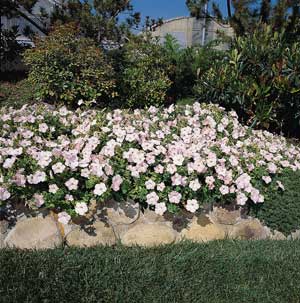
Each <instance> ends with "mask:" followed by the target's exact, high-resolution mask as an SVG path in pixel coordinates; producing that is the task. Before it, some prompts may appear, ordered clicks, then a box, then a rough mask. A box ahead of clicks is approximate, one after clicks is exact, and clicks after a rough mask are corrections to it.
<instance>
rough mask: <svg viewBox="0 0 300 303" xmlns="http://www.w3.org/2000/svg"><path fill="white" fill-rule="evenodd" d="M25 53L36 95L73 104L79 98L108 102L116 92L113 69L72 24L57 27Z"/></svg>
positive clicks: (98, 49)
mask: <svg viewBox="0 0 300 303" xmlns="http://www.w3.org/2000/svg"><path fill="white" fill-rule="evenodd" d="M35 43H36V47H35V48H33V49H30V50H27V51H26V52H25V62H26V64H28V65H29V67H30V73H29V81H30V82H31V83H32V85H33V86H34V87H35V88H36V96H37V97H38V98H40V99H42V100H46V101H49V102H63V103H67V104H69V105H71V106H74V107H75V106H76V105H77V102H78V101H79V100H81V99H82V100H83V101H84V102H86V103H87V104H89V103H91V102H95V101H97V102H107V101H108V100H109V99H110V98H111V97H113V96H114V95H115V80H114V72H113V69H112V67H111V65H110V64H109V63H108V62H107V61H106V58H105V56H104V54H103V52H102V51H101V50H100V48H98V47H96V46H95V45H94V42H93V41H92V40H91V39H88V38H84V37H81V36H80V33H79V32H78V30H77V29H76V28H75V26H74V25H72V24H68V25H64V26H60V27H57V29H55V30H54V31H53V32H52V33H50V35H49V36H48V37H46V38H43V39H39V40H37V41H36V42H35Z"/></svg>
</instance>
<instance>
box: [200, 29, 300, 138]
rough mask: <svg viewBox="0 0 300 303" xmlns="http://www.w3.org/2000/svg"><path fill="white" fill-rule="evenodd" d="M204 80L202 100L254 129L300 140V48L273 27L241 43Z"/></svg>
mask: <svg viewBox="0 0 300 303" xmlns="http://www.w3.org/2000/svg"><path fill="white" fill-rule="evenodd" d="M211 64H212V65H211V67H210V68H209V69H208V70H207V71H205V72H204V73H200V74H199V80H198V84H197V85H196V87H195V92H196V95H197V96H199V98H200V99H201V100H203V101H207V100H208V101H212V102H216V103H219V104H221V105H222V106H225V107H226V108H232V109H234V110H236V111H237V113H238V114H239V117H240V118H241V119H242V120H243V121H245V122H247V123H248V124H249V125H252V126H255V125H256V126H259V127H264V128H266V129H269V130H277V131H283V132H284V133H285V134H287V135H294V136H299V126H300V89H299V87H300V70H299V66H300V44H299V43H298V42H296V43H293V44H287V43H286V40H285V38H284V33H277V32H275V33H273V32H272V29H271V28H270V27H264V28H262V29H260V30H257V31H255V32H254V33H253V34H252V35H249V36H245V37H237V38H236V39H234V41H233V45H232V47H231V48H230V50H229V51H227V52H225V53H224V56H223V58H221V59H220V60H214V61H212V62H211Z"/></svg>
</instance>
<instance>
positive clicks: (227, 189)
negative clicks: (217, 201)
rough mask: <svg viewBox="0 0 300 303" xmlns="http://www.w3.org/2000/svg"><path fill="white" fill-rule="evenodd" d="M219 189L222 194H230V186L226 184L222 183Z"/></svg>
mask: <svg viewBox="0 0 300 303" xmlns="http://www.w3.org/2000/svg"><path fill="white" fill-rule="evenodd" d="M219 190H220V193H221V194H222V195H227V194H229V187H228V186H226V185H222V186H221V187H220V189H219Z"/></svg>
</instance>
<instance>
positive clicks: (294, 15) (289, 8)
mask: <svg viewBox="0 0 300 303" xmlns="http://www.w3.org/2000/svg"><path fill="white" fill-rule="evenodd" d="M224 1H226V6H227V17H224V16H223V15H222V13H221V11H220V9H219V7H218V5H217V4H216V3H215V2H214V1H210V0H186V4H187V7H188V8H189V11H190V14H191V16H193V17H196V18H203V17H206V18H212V17H216V18H217V19H219V20H222V21H223V22H229V23H230V25H231V26H232V27H233V29H234V31H235V33H236V35H237V36H243V35H245V34H249V33H253V32H254V31H255V30H256V29H259V27H261V26H262V25H263V24H265V25H270V26H271V28H272V29H273V31H281V30H284V31H285V32H286V38H287V39H291V41H295V40H296V39H299V37H300V29H299V28H300V3H299V0H277V2H276V3H273V4H272V1H271V0H260V1H258V0H224ZM208 3H210V4H211V8H212V9H211V12H210V14H205V12H204V5H205V4H208Z"/></svg>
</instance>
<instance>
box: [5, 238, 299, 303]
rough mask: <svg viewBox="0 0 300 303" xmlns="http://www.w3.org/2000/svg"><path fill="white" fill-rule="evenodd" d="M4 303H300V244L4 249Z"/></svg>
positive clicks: (283, 242) (222, 243) (266, 242)
mask: <svg viewBox="0 0 300 303" xmlns="http://www.w3.org/2000/svg"><path fill="white" fill-rule="evenodd" d="M0 265H1V271H0V301H1V302H6V303H8V302H22V303H25V302H39V303H42V302H43V303H45V302H49V303H50V302H51V303H53V302H60V303H61V302H122V303H123V302H130V303H132V302H139V303H140V302H167V303H169V302H205V303H210V302H218V303H219V302H230V303H233V302H237V303H242V302H247V303H249V302H259V303H262V302H272V303H275V302H278V303H284V302H287V303H293V302H300V241H278V242H275V241H273V242H272V241H249V242H246V241H240V242H238V241H217V242H211V243H209V244H192V243H183V244H177V245H170V246H165V247H159V248H153V249H141V248H125V247H122V246H116V247H114V248H108V247H98V248H93V249H56V250H48V251H42V252H36V251H27V252H26V251H25V252H24V251H19V250H3V251H1V253H0Z"/></svg>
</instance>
